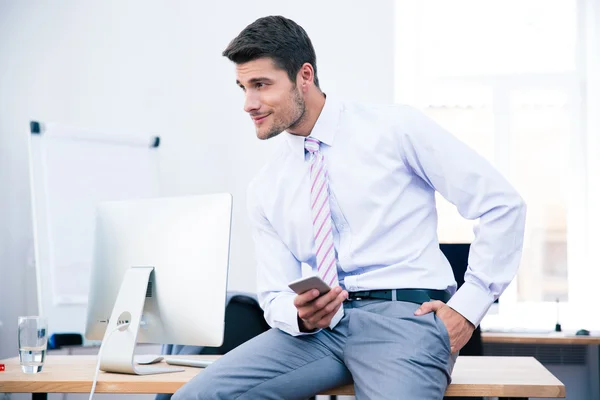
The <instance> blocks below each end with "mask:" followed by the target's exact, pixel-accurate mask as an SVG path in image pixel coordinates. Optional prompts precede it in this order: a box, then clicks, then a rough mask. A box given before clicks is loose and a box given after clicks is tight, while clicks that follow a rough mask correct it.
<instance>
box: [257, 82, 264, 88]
mask: <svg viewBox="0 0 600 400" xmlns="http://www.w3.org/2000/svg"><path fill="white" fill-rule="evenodd" d="M263 86H265V84H264V83H260V82H259V83H257V84H256V86H255V87H256V88H257V89H260V88H261V87H263Z"/></svg>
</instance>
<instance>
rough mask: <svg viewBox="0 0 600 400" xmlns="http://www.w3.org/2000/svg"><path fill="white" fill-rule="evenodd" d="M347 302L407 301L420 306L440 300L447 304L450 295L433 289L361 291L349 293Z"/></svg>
mask: <svg viewBox="0 0 600 400" xmlns="http://www.w3.org/2000/svg"><path fill="white" fill-rule="evenodd" d="M348 299H349V300H362V299H379V300H395V301H408V302H410V303H417V304H422V303H425V302H427V301H431V300H440V301H443V302H444V303H447V302H448V300H450V293H448V292H447V291H445V290H433V289H388V290H363V291H361V292H349V293H348Z"/></svg>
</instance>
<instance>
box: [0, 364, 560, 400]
mask: <svg viewBox="0 0 600 400" xmlns="http://www.w3.org/2000/svg"><path fill="white" fill-rule="evenodd" d="M186 357H188V356H186ZM189 357H190V358H192V357H194V358H204V359H207V358H208V359H210V358H213V359H214V358H215V357H218V356H189ZM0 363H4V364H6V371H5V372H0V393H1V392H8V393H10V392H14V393H86V392H89V391H90V389H91V387H92V379H93V377H94V368H95V367H96V357H95V356H48V357H47V359H46V364H45V365H44V369H43V371H42V372H41V373H39V374H35V375H26V374H23V373H22V372H21V368H20V366H19V360H18V358H16V357H15V358H10V359H7V360H3V361H0ZM198 373H202V369H199V368H186V369H185V371H184V372H177V373H170V374H160V375H146V376H134V375H121V374H109V373H105V372H101V373H100V374H99V376H98V383H97V386H96V392H97V393H173V392H175V391H176V390H177V389H179V388H180V387H181V386H182V385H183V384H185V383H186V382H187V381H189V380H190V379H191V378H192V377H194V376H195V375H196V374H198ZM452 379H453V382H452V384H451V385H450V386H449V387H448V390H447V392H446V395H447V396H471V397H474V396H493V397H496V396H497V397H512V398H530V397H550V398H561V397H565V387H564V385H563V384H562V382H560V381H559V380H558V379H557V378H556V377H555V376H554V375H552V374H551V373H550V372H549V371H548V370H547V369H546V368H545V367H544V366H543V365H542V364H540V363H539V362H537V361H536V360H535V359H534V358H532V357H467V356H463V357H459V358H458V360H457V362H456V366H455V368H454V373H453V375H452ZM323 394H332V395H333V394H338V395H352V394H354V387H353V386H352V385H347V386H343V387H340V388H337V389H335V390H331V391H328V392H326V393H323ZM43 396H44V395H39V396H36V395H34V396H33V398H34V399H36V398H43Z"/></svg>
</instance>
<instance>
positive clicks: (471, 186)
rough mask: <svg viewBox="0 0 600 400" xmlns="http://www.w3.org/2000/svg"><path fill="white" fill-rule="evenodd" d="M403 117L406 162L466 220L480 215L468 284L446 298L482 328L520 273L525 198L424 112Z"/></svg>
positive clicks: (409, 109) (406, 113)
mask: <svg viewBox="0 0 600 400" xmlns="http://www.w3.org/2000/svg"><path fill="white" fill-rule="evenodd" d="M400 117H401V120H400V121H399V124H398V126H397V129H398V130H399V131H400V132H399V134H400V138H401V144H400V148H401V153H402V157H403V159H404V162H405V164H407V166H408V167H409V168H410V169H412V171H413V172H414V173H415V174H416V175H418V176H419V177H420V178H421V179H422V180H423V181H424V182H425V183H426V184H427V185H429V186H430V187H431V188H433V189H434V190H436V191H438V192H439V193H440V194H441V195H442V196H443V197H444V198H446V199H447V200H448V201H450V202H451V203H452V204H454V205H455V206H456V208H457V209H458V212H459V213H460V214H461V215H462V216H463V217H464V218H466V219H470V220H474V219H479V224H478V225H476V227H475V229H474V233H475V239H474V241H473V243H472V244H471V250H470V253H469V266H468V268H467V271H466V273H465V283H464V284H463V285H462V286H461V287H460V289H459V290H458V291H457V292H456V293H455V294H454V296H453V297H452V298H451V299H450V301H449V302H448V306H450V307H452V308H453V309H454V310H455V311H457V312H459V313H460V314H461V315H463V316H464V317H465V318H466V319H467V320H469V321H470V322H471V323H473V325H475V326H478V325H479V323H480V322H481V320H482V319H483V317H484V316H485V314H486V312H487V310H488V309H489V307H490V306H491V305H492V303H493V302H494V301H495V300H496V299H497V298H498V297H499V296H500V295H501V294H502V292H503V291H504V290H505V289H506V287H507V286H508V285H509V283H510V282H511V281H512V279H513V278H514V276H515V275H516V272H517V269H518V267H519V263H520V260H521V253H522V249H523V236H524V231H525V215H526V205H525V202H524V201H523V199H522V198H521V196H520V195H519V194H518V193H517V191H516V190H515V189H514V188H513V187H512V186H511V185H510V184H509V183H508V181H507V180H506V179H505V178H504V177H503V176H502V175H501V174H500V173H499V172H498V171H497V170H496V169H495V168H494V167H492V165H491V164H490V163H488V162H487V161H486V160H485V159H484V158H483V157H481V156H480V155H478V154H477V153H476V152H475V151H474V150H472V149H471V148H469V147H468V146H467V145H465V144H464V143H463V142H461V141H460V140H458V139H457V138H456V137H454V136H453V135H452V134H450V133H449V132H447V131H446V130H445V129H443V128H442V127H441V126H439V125H438V124H437V123H435V122H434V121H433V120H432V119H430V118H428V117H427V116H425V115H424V114H423V113H422V112H420V111H418V110H416V109H414V108H412V107H408V106H406V107H403V108H402V110H401V112H400Z"/></svg>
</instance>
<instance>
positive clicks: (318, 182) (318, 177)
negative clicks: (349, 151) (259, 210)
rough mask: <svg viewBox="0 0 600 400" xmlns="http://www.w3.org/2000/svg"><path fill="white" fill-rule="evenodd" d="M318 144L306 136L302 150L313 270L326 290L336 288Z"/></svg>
mask: <svg viewBox="0 0 600 400" xmlns="http://www.w3.org/2000/svg"><path fill="white" fill-rule="evenodd" d="M320 144H321V142H319V141H318V140H317V139H314V138H312V137H307V138H306V140H305V141H304V147H305V148H306V150H307V151H308V152H309V153H310V160H309V161H310V184H311V186H310V203H311V209H312V218H313V220H312V223H313V232H314V235H315V245H316V248H317V270H318V272H319V275H320V276H321V279H323V280H324V281H325V282H327V284H328V285H329V286H330V287H335V286H339V282H338V274H337V265H336V256H335V248H334V246H333V232H332V224H331V210H330V208H329V183H328V176H327V167H326V165H325V158H324V157H323V154H322V153H321V152H320V151H319V146H320Z"/></svg>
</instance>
